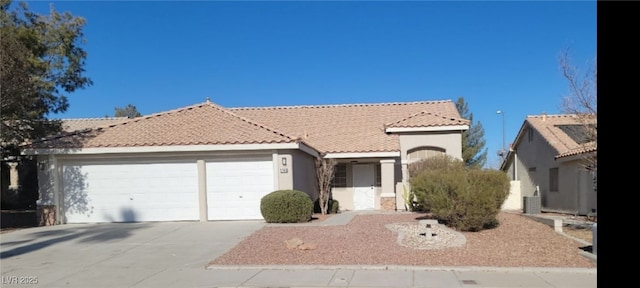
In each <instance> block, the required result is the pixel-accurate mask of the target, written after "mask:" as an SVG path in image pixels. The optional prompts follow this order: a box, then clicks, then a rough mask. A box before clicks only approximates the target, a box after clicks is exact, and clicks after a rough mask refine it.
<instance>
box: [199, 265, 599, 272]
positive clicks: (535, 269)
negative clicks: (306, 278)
mask: <svg viewBox="0 0 640 288" xmlns="http://www.w3.org/2000/svg"><path fill="white" fill-rule="evenodd" d="M205 268H206V269H207V270H393V271H398V270H405V271H477V272H534V273H558V272H561V273H584V274H596V273H597V271H598V270H597V268H563V267H490V266H459V267H458V266H405V265H275V266H274V265H253V266H252V265H241V266H240V265H238V266H236V265H207V266H205Z"/></svg>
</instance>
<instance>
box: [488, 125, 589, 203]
mask: <svg viewBox="0 0 640 288" xmlns="http://www.w3.org/2000/svg"><path fill="white" fill-rule="evenodd" d="M583 131H584V124H582V123H581V122H579V121H578V118H577V117H576V116H575V115H568V114H563V115H546V114H543V115H535V116H527V118H526V120H525V121H524V123H523V124H522V127H521V128H520V131H519V132H518V135H517V136H516V140H515V142H514V143H513V144H512V147H511V149H510V151H509V153H508V154H507V157H506V159H505V161H504V162H503V163H502V165H501V168H500V169H501V170H503V171H506V172H507V174H508V175H509V177H510V178H511V180H512V192H513V191H514V190H515V191H516V193H521V196H522V197H531V196H540V197H541V198H540V201H541V203H540V204H541V210H543V211H545V210H546V211H550V212H565V213H575V214H579V215H588V214H589V213H592V212H595V209H597V193H596V189H594V185H593V175H592V173H591V172H590V171H587V169H585V167H584V164H585V161H584V160H585V159H586V158H587V157H596V155H597V154H596V153H597V146H596V145H593V143H590V142H586V143H585V141H586V140H584V139H585V138H586V137H584V133H583ZM536 191H538V193H539V194H537V195H534V193H535V192H536ZM523 199H524V198H523Z"/></svg>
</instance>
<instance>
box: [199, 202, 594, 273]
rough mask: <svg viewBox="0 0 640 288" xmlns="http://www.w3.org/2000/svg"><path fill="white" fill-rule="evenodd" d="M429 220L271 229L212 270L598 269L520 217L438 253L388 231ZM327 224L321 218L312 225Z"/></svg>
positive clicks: (392, 218)
mask: <svg viewBox="0 0 640 288" xmlns="http://www.w3.org/2000/svg"><path fill="white" fill-rule="evenodd" d="M425 216H426V215H425V214H417V213H413V214H412V213H399V214H371V215H368V214H366V215H358V216H356V217H355V218H354V219H353V220H352V221H351V222H350V223H349V224H348V225H344V226H325V227H322V226H266V227H264V228H262V229H261V230H259V231H257V232H256V233H254V234H252V235H251V236H249V237H247V238H246V239H244V240H243V241H241V242H240V243H239V244H238V245H237V246H236V247H234V248H232V249H231V250H230V251H228V252H227V253H226V254H224V255H222V256H220V257H218V258H217V259H214V260H213V261H211V263H210V264H211V265H423V266H490V267H574V268H595V263H593V262H592V261H591V260H589V259H587V258H585V257H584V256H582V255H580V252H582V250H581V249H580V248H581V247H584V244H582V243H579V242H578V241H575V240H573V239H570V238H569V237H566V236H564V235H561V234H559V233H556V232H555V231H554V230H553V228H551V227H549V226H547V225H545V224H542V223H539V222H536V221H534V220H531V219H529V218H527V217H525V216H522V215H519V214H513V213H505V212H501V213H500V214H499V215H498V220H499V222H500V225H499V227H497V228H495V229H490V230H484V231H480V232H462V234H463V235H464V236H465V238H466V244H465V245H464V246H462V247H451V248H445V249H435V250H418V249H412V248H409V247H403V246H400V245H399V244H398V243H397V236H398V235H397V234H396V233H395V232H393V231H391V230H389V229H387V228H386V227H385V225H386V224H389V223H406V222H413V223H417V221H418V219H420V218H423V217H425ZM328 217H331V216H328ZM322 220H323V218H322V217H320V216H318V219H315V220H313V221H322ZM569 233H572V232H569ZM569 233H567V234H569ZM583 236H584V235H583ZM294 237H297V238H300V239H301V240H303V241H304V242H305V243H306V244H310V245H309V246H311V247H314V249H311V250H297V249H288V248H287V247H286V245H285V241H286V240H289V239H292V238H294Z"/></svg>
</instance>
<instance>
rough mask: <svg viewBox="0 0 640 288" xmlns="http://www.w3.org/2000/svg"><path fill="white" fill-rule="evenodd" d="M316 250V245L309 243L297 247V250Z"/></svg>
mask: <svg viewBox="0 0 640 288" xmlns="http://www.w3.org/2000/svg"><path fill="white" fill-rule="evenodd" d="M316 248H318V245H316V244H311V243H303V244H300V245H299V246H298V249H299V250H315V249H316Z"/></svg>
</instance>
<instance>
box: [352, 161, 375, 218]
mask: <svg viewBox="0 0 640 288" xmlns="http://www.w3.org/2000/svg"><path fill="white" fill-rule="evenodd" d="M374 185H375V170H374V164H354V165H353V206H354V207H353V209H354V210H373V209H374V206H375V190H374Z"/></svg>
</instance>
